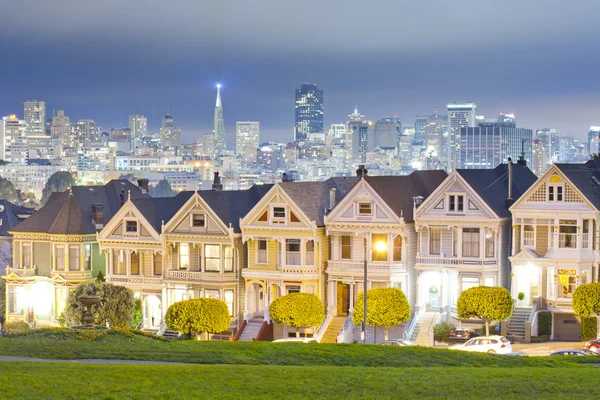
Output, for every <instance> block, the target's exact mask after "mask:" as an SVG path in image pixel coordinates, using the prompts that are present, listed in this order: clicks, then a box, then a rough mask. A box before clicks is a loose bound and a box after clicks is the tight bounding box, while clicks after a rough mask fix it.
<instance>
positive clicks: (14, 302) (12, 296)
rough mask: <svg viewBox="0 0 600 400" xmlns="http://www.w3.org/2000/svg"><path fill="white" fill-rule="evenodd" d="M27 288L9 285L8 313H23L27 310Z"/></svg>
mask: <svg viewBox="0 0 600 400" xmlns="http://www.w3.org/2000/svg"><path fill="white" fill-rule="evenodd" d="M24 295H25V288H24V287H23V286H14V285H8V313H9V314H13V315H22V314H23V313H24V312H25V302H24V300H25V299H24V298H23V297H24Z"/></svg>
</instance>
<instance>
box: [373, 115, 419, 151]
mask: <svg viewBox="0 0 600 400" xmlns="http://www.w3.org/2000/svg"><path fill="white" fill-rule="evenodd" d="M401 135H402V121H400V119H399V118H396V117H393V118H390V117H385V118H382V119H380V120H379V121H377V122H375V124H373V125H372V126H371V127H370V128H369V132H368V135H367V151H373V150H374V149H375V148H376V147H386V148H396V149H398V147H399V146H398V143H399V138H400V136H401ZM411 139H412V138H411Z"/></svg>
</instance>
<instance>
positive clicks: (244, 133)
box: [235, 121, 260, 164]
mask: <svg viewBox="0 0 600 400" xmlns="http://www.w3.org/2000/svg"><path fill="white" fill-rule="evenodd" d="M259 129H260V124H259V123H258V122H256V121H243V122H242V121H238V122H236V124H235V154H236V155H237V156H240V158H241V159H242V163H244V164H256V157H257V154H258V153H257V150H258V143H259V142H258V137H259Z"/></svg>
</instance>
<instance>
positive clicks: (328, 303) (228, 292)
mask: <svg viewBox="0 0 600 400" xmlns="http://www.w3.org/2000/svg"><path fill="white" fill-rule="evenodd" d="M146 185H147V184H146V182H144V181H140V182H139V185H138V186H136V185H134V184H132V183H131V182H129V181H122V180H115V181H111V182H109V183H108V184H106V185H105V186H88V187H73V188H72V189H71V190H70V191H68V192H64V193H54V194H52V196H51V198H50V200H49V201H48V203H47V204H46V205H45V206H44V207H42V208H41V209H40V210H39V211H37V212H35V213H34V214H33V215H32V216H30V217H29V218H28V219H26V220H24V221H23V222H21V223H19V224H17V225H16V226H14V227H13V228H12V229H11V230H10V234H11V235H12V238H13V262H12V265H11V266H10V267H9V268H7V270H6V272H5V275H4V276H3V277H2V278H3V279H5V280H6V284H7V299H6V300H7V301H6V304H7V310H6V314H7V319H8V320H9V321H15V320H25V321H27V322H29V323H36V324H37V325H38V326H41V325H55V324H57V323H58V321H59V319H60V315H61V314H62V312H63V310H64V307H65V305H66V301H67V298H68V293H69V290H70V289H71V288H73V287H74V286H76V285H77V284H79V283H81V282H86V281H89V280H91V279H93V277H94V276H96V275H97V274H98V272H99V271H102V272H103V273H105V275H106V277H107V280H108V281H110V282H113V283H115V284H120V285H125V286H127V287H130V288H131V289H132V290H133V291H134V293H135V294H136V296H139V297H141V298H142V300H143V322H142V327H143V328H145V329H149V330H161V329H164V320H163V317H164V315H165V312H166V310H167V309H168V307H169V306H170V305H171V304H173V303H174V302H177V301H181V300H184V299H190V298H197V297H213V298H218V299H221V300H223V301H224V302H225V303H226V304H227V306H228V308H229V312H230V314H231V319H232V323H231V329H230V331H229V332H228V334H230V335H231V336H234V337H235V338H238V339H239V338H241V339H242V340H244V339H247V340H249V339H253V338H256V337H258V338H261V337H272V336H273V337H275V338H278V337H285V336H288V335H295V334H296V332H295V331H294V330H293V329H292V328H289V327H282V326H278V325H277V324H275V325H273V324H272V323H271V321H270V318H269V311H268V310H269V305H270V303H271V302H272V301H273V300H275V299H276V298H277V297H279V296H283V295H285V294H288V293H293V292H306V293H314V294H316V295H317V296H319V297H320V298H321V299H322V301H323V304H324V307H326V315H327V318H326V320H325V322H324V323H323V325H322V326H321V327H317V329H316V331H312V330H309V329H307V330H305V331H303V333H305V334H314V335H316V336H318V337H319V338H321V339H322V340H323V341H335V340H336V338H338V339H339V340H344V341H352V340H355V339H356V338H357V335H358V332H357V329H355V328H356V327H354V326H353V325H352V323H351V320H350V318H349V317H350V315H351V313H352V310H353V308H354V301H355V299H356V296H357V294H358V293H359V292H362V287H363V273H364V263H365V260H366V264H367V271H368V286H369V287H370V288H383V287H397V288H399V289H401V290H402V291H403V292H404V293H405V294H406V295H407V298H408V299H409V302H410V304H411V308H412V310H413V318H412V322H411V323H410V324H409V323H406V324H403V325H401V326H397V327H394V329H392V330H391V331H390V334H391V335H396V336H398V335H401V334H403V332H406V331H409V332H412V330H413V329H414V327H415V326H418V324H419V320H420V319H422V320H427V321H428V323H429V321H431V318H434V319H435V318H437V319H439V318H440V317H443V318H445V319H447V320H449V321H451V322H453V323H455V324H459V323H461V321H458V319H457V316H456V307H455V306H456V301H457V299H458V296H459V295H460V293H461V292H462V291H463V290H465V289H468V288H470V287H473V286H479V285H486V286H504V287H507V288H509V289H510V290H511V293H512V295H513V298H515V299H517V298H518V297H519V296H518V295H519V293H523V294H524V298H523V300H517V305H518V306H519V307H520V309H521V311H522V312H523V313H524V314H525V315H526V317H527V321H528V322H532V321H533V320H535V315H536V312H537V311H540V310H549V311H551V312H552V313H553V318H554V323H553V338H554V339H561V340H577V339H579V337H580V336H579V335H580V323H579V320H578V319H577V317H576V316H575V315H574V314H573V309H572V306H571V296H572V294H573V292H574V290H575V288H576V287H577V286H578V285H580V284H582V283H586V282H591V281H597V280H598V273H599V272H598V264H599V262H600V253H599V251H598V221H600V162H598V161H589V162H588V163H586V164H581V165H574V164H555V165H554V166H552V167H551V168H550V169H549V170H548V171H547V172H546V173H545V174H544V175H543V176H542V177H540V178H539V179H537V178H536V177H535V176H534V174H533V173H532V172H531V171H530V170H529V169H528V168H527V167H526V166H525V163H524V162H522V161H519V162H518V163H515V164H513V163H512V162H510V161H509V163H508V164H501V165H499V166H498V167H496V168H495V169H490V170H455V171H452V172H451V173H450V174H446V172H444V171H439V170H438V171H415V172H413V173H412V174H410V175H408V176H389V177H371V176H368V174H367V171H366V170H365V169H364V167H362V166H361V167H360V168H359V169H358V170H357V176H354V177H339V178H338V177H336V178H330V179H328V180H326V181H323V182H288V181H285V180H284V181H283V182H279V183H276V184H274V185H261V186H253V187H252V188H251V189H249V190H243V191H241V190H240V191H223V190H220V189H221V187H220V184H219V181H218V176H216V177H215V184H214V185H213V189H214V190H210V191H197V192H194V191H192V192H181V193H179V194H177V195H176V196H175V197H172V198H152V197H150V196H148V194H147V186H146ZM378 242H384V243H385V244H386V248H387V251H376V250H375V249H374V244H375V243H378ZM431 313H434V317H431V315H430V314H431ZM436 315H437V317H436ZM524 323H525V321H521V324H517V323H515V324H513V325H509V324H506V325H508V326H513V329H514V330H515V331H514V332H512V334H513V336H528V335H532V334H533V335H535V328H533V329H532V331H529V330H527V332H523V329H524V328H523V326H520V325H523V324H524ZM534 325H535V324H534ZM424 330H425V329H424V328H421V329H420V331H424ZM508 333H509V334H511V332H508ZM369 335H370V336H371V338H372V337H373V332H369ZM373 340H374V339H373Z"/></svg>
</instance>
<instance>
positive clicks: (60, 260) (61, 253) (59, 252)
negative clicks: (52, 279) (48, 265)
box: [54, 246, 65, 271]
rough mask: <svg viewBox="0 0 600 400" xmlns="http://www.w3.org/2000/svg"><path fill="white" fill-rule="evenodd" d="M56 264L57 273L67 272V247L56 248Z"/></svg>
mask: <svg viewBox="0 0 600 400" xmlns="http://www.w3.org/2000/svg"><path fill="white" fill-rule="evenodd" d="M54 257H55V258H54V262H55V264H54V265H55V268H56V270H57V271H64V270H65V247H64V246H56V249H55V250H54Z"/></svg>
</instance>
